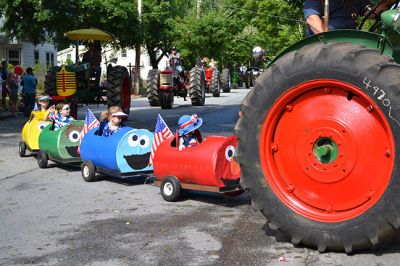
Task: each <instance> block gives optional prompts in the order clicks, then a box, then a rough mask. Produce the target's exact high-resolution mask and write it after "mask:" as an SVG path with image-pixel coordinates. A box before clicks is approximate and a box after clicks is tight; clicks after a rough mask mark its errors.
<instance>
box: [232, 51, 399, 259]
mask: <svg viewBox="0 0 400 266" xmlns="http://www.w3.org/2000/svg"><path fill="white" fill-rule="evenodd" d="M399 74H400V66H399V65H397V64H395V63H393V61H392V59H391V58H389V57H387V56H385V55H382V54H381V53H380V52H379V51H377V50H372V49H368V48H366V47H363V46H359V45H354V44H350V43H331V44H322V43H315V44H310V45H307V46H305V47H303V48H302V49H300V50H299V51H294V52H290V53H288V54H286V55H285V56H283V57H282V58H280V59H279V60H278V61H277V62H276V63H275V64H273V65H272V66H271V67H270V68H269V69H267V70H266V71H265V72H264V73H263V74H262V76H261V77H260V79H259V81H258V82H257V84H256V88H255V89H254V90H252V91H251V92H250V93H249V94H248V95H247V96H246V98H245V99H244V101H243V103H242V106H241V112H242V115H241V117H240V119H239V121H238V123H237V124H236V127H235V134H236V135H237V136H238V138H239V144H238V148H237V150H236V151H237V153H236V157H235V158H236V159H237V160H238V162H239V163H240V165H241V171H242V179H241V185H242V186H243V187H245V188H247V189H248V190H249V192H250V195H251V197H252V205H253V208H254V209H256V210H259V211H261V212H262V213H263V214H264V216H265V217H266V218H267V220H268V223H269V225H270V227H271V228H272V229H280V230H281V231H282V232H284V233H286V234H287V235H288V236H289V238H290V239H291V242H292V243H293V244H295V245H299V244H301V245H306V246H309V247H313V248H317V249H318V250H319V251H320V252H324V251H326V250H337V251H345V252H347V253H350V252H352V251H354V250H359V249H364V248H369V247H375V246H378V245H380V244H382V243H385V242H387V241H389V240H391V239H393V238H394V237H396V236H397V235H398V234H399V232H400V230H399V229H400V211H399V210H400V196H399V188H400V164H399V155H400V149H399V148H398V147H400V86H399V84H400V75H399ZM395 147H397V149H395Z"/></svg>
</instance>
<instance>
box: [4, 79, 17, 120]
mask: <svg viewBox="0 0 400 266" xmlns="http://www.w3.org/2000/svg"><path fill="white" fill-rule="evenodd" d="M7 87H8V92H9V94H8V97H9V98H10V111H11V113H12V114H13V115H15V112H16V111H17V101H18V87H19V85H18V83H17V81H16V80H15V76H14V74H13V73H8V77H7Z"/></svg>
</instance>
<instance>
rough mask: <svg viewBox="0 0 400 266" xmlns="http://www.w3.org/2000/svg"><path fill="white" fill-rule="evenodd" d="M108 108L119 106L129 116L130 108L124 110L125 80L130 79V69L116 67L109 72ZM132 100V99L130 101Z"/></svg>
mask: <svg viewBox="0 0 400 266" xmlns="http://www.w3.org/2000/svg"><path fill="white" fill-rule="evenodd" d="M107 75H108V85H107V106H108V107H111V106H119V107H121V108H122V110H123V111H124V113H126V114H127V115H129V108H127V109H126V108H123V100H124V99H123V98H122V97H123V89H124V80H125V79H127V78H128V79H129V72H128V69H127V68H126V67H124V66H114V67H112V68H109V70H108V73H107ZM128 100H130V98H129V99H128Z"/></svg>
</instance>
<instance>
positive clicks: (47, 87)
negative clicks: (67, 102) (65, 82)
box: [43, 71, 57, 96]
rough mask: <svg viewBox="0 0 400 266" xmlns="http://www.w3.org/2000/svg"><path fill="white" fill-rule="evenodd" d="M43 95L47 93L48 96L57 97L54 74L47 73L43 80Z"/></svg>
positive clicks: (53, 72) (52, 72)
mask: <svg viewBox="0 0 400 266" xmlns="http://www.w3.org/2000/svg"><path fill="white" fill-rule="evenodd" d="M43 91H44V93H47V94H48V95H50V96H56V95H57V81H56V72H55V71H48V72H47V74H46V76H45V78H44V88H43Z"/></svg>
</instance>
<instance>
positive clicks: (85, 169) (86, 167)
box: [83, 165, 90, 177]
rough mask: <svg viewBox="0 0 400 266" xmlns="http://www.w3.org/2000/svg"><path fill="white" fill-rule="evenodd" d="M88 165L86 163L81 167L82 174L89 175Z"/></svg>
mask: <svg viewBox="0 0 400 266" xmlns="http://www.w3.org/2000/svg"><path fill="white" fill-rule="evenodd" d="M89 172H90V171H89V167H88V166H87V165H85V166H84V167H83V176H84V177H88V176H89Z"/></svg>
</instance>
